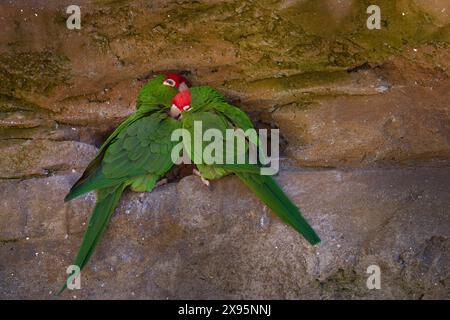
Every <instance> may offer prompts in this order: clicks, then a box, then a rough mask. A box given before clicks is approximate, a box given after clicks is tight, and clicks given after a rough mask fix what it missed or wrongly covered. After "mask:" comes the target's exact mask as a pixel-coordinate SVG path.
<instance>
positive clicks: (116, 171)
mask: <svg viewBox="0 0 450 320" xmlns="http://www.w3.org/2000/svg"><path fill="white" fill-rule="evenodd" d="M195 121H201V123H202V130H207V129H212V128H213V129H218V130H219V131H221V132H224V130H226V129H230V128H234V129H236V128H241V129H243V130H247V129H249V128H253V124H252V122H251V121H250V119H249V117H248V116H247V115H246V114H245V113H244V112H243V111H241V110H240V109H239V108H237V107H235V106H232V105H231V104H229V103H227V102H226V101H225V99H224V97H223V95H222V94H220V93H219V92H218V91H216V90H215V89H213V88H211V87H208V86H201V87H193V88H188V86H187V81H186V79H185V78H184V77H182V76H180V75H177V74H167V75H159V76H157V77H155V78H153V79H152V80H150V81H149V82H148V83H147V84H146V85H145V86H144V87H143V88H142V89H141V91H140V92H139V96H138V98H137V105H136V111H135V112H134V113H133V114H132V115H131V116H129V117H128V118H127V119H126V120H125V121H123V122H122V123H121V124H120V125H119V126H118V127H117V128H116V129H115V130H114V132H113V133H112V134H111V135H110V136H109V137H108V139H107V140H106V141H105V142H104V143H103V145H102V146H101V148H100V150H99V151H98V153H97V155H96V157H95V158H94V159H93V160H92V161H91V163H90V164H89V165H88V167H87V168H86V170H85V171H84V173H83V175H82V176H81V177H80V179H78V181H77V182H76V183H75V184H74V185H73V187H72V188H71V189H70V192H69V193H68V194H67V196H66V197H65V199H64V200H65V201H70V200H72V199H74V198H76V197H78V196H80V195H82V194H85V193H87V192H90V191H93V190H96V191H97V201H96V204H95V208H94V210H93V212H92V215H91V218H90V220H89V224H88V227H87V230H86V232H85V234H84V237H83V240H82V242H81V246H80V248H79V250H78V253H77V255H76V257H75V261H74V263H73V264H74V265H76V266H78V267H79V268H80V269H83V267H84V266H85V265H86V264H87V262H88V261H89V258H90V257H91V256H92V254H93V252H94V249H95V247H96V245H97V243H98V241H99V240H100V238H101V236H102V234H103V232H104V231H105V229H106V227H107V225H108V222H109V220H110V218H111V215H112V213H113V212H114V209H115V207H116V206H117V204H118V202H119V200H120V197H121V195H122V192H123V191H124V190H125V188H127V187H130V189H131V190H133V191H137V192H150V191H151V190H152V189H153V188H154V187H155V186H156V185H157V183H158V181H159V180H160V179H162V178H163V177H164V175H165V174H166V173H167V172H168V171H169V170H170V169H171V168H172V166H173V165H174V163H173V161H172V158H171V152H172V148H173V147H174V146H175V145H176V144H177V141H172V139H171V135H172V132H173V131H174V130H175V129H178V128H183V129H186V130H187V131H189V132H191V131H192V130H193V128H194V122H195ZM253 142H254V141H253ZM183 143H184V141H183ZM189 143H191V142H189ZM186 150H190V151H188V153H189V154H188V156H189V157H190V158H191V159H194V158H196V154H195V152H196V151H195V148H191V147H189V148H186ZM194 163H195V164H196V167H197V169H198V170H195V172H194V173H196V174H198V175H199V176H200V177H201V178H202V181H204V182H205V183H209V182H208V180H213V179H218V178H220V177H222V176H224V175H228V174H233V173H234V174H236V175H237V176H238V177H239V178H240V179H241V180H242V181H243V182H244V184H245V185H247V187H248V188H249V189H250V190H252V191H253V192H254V193H255V194H256V196H257V197H258V198H260V199H261V201H262V202H263V203H264V204H265V205H267V206H268V207H269V208H271V209H272V210H273V211H274V212H275V213H276V214H277V215H278V216H279V217H280V218H281V219H282V220H283V221H284V222H285V223H287V224H289V225H290V226H292V227H293V228H294V229H295V230H297V231H298V232H299V233H300V234H302V235H303V236H304V237H305V238H306V240H308V241H309V242H310V243H311V244H316V243H318V242H320V239H319V237H318V236H317V234H316V233H315V232H314V230H313V229H312V228H311V226H310V225H309V224H308V222H307V221H306V220H305V219H304V218H303V217H302V215H301V213H300V211H299V209H298V208H297V206H296V205H295V204H294V203H293V202H292V201H291V200H290V199H289V198H288V196H287V195H286V194H285V193H284V192H283V190H282V189H281V188H280V187H279V186H278V184H277V183H276V182H275V181H274V180H273V178H272V177H271V176H267V175H261V174H260V167H259V166H258V165H255V164H245V163H244V164H233V165H227V164H221V165H219V164H217V165H216V164H205V163H201V162H199V161H194ZM65 287H66V286H65V285H64V287H63V288H62V290H61V292H62V291H63V290H64V289H65Z"/></svg>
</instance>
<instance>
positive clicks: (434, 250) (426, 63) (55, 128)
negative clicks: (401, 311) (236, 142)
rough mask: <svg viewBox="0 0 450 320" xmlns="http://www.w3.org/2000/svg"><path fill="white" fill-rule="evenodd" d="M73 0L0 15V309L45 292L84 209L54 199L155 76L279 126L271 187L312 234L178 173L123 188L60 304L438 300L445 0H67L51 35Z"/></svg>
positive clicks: (447, 220)
mask: <svg viewBox="0 0 450 320" xmlns="http://www.w3.org/2000/svg"><path fill="white" fill-rule="evenodd" d="M73 2H74V1H65V0H63V1H43V0H34V1H25V0H15V1H2V2H1V3H0V30H2V32H1V33H0V197H1V202H0V298H6V299H10V298H27V299H28V298H37V299H52V298H54V294H55V292H56V291H57V290H58V289H59V288H60V286H61V284H62V283H63V282H64V280H65V276H66V273H65V270H66V268H67V266H68V265H69V264H70V263H71V261H72V259H73V257H74V255H75V252H76V250H77V248H78V245H79V243H80V240H81V237H82V234H83V231H84V230H85V228H86V222H87V219H88V217H89V214H90V210H91V209H92V206H93V203H94V201H95V195H94V194H93V193H91V194H88V195H86V196H84V197H81V198H79V199H76V200H74V201H72V202H69V203H66V204H64V202H63V197H64V195H65V194H66V193H67V191H68V190H69V188H70V186H71V184H72V183H73V182H74V181H76V179H77V178H78V177H79V176H80V174H81V172H82V171H83V169H84V168H85V166H86V165H87V164H88V163H89V161H90V160H91V159H92V158H93V156H94V155H95V152H96V150H97V148H98V147H99V145H100V144H101V142H102V141H103V140H104V139H105V137H106V136H107V135H108V134H109V133H110V132H111V130H112V129H113V128H114V127H115V126H116V125H117V124H118V123H120V121H122V120H123V119H124V118H125V117H126V116H128V115H129V114H130V113H132V112H133V110H134V107H135V105H134V102H135V98H136V96H137V92H138V91H139V88H140V87H141V86H142V85H143V84H144V83H145V82H146V81H147V80H148V79H150V78H151V77H152V76H153V75H154V74H157V73H158V72H163V71H176V72H181V71H182V72H184V73H185V74H187V77H188V78H189V80H190V81H191V84H192V85H205V84H208V85H212V86H214V87H216V88H217V89H219V90H221V91H222V92H224V93H225V95H226V97H227V99H228V100H230V101H232V102H233V103H234V104H236V105H238V106H240V107H241V108H243V109H244V110H245V111H246V112H248V113H249V114H250V116H251V117H252V120H253V121H254V123H255V125H257V126H258V127H265V128H269V127H272V128H279V129H280V132H281V135H282V155H281V157H282V169H281V172H280V174H279V175H278V176H277V177H276V179H277V180H278V181H279V182H280V184H281V185H282V187H283V188H284V190H285V191H286V192H287V193H288V194H289V195H290V196H291V197H292V199H293V200H294V201H295V202H296V203H297V204H298V205H299V207H300V208H301V209H302V211H303V212H304V215H305V216H306V217H307V218H308V219H309V221H311V223H312V225H313V226H314V228H315V229H316V230H317V231H318V233H319V235H320V236H321V238H322V240H323V241H322V243H321V244H320V245H318V246H315V247H311V246H309V245H308V244H307V243H306V241H304V240H303V239H302V238H301V237H300V236H299V235H298V234H296V233H295V232H294V231H293V230H292V229H290V228H289V227H287V226H286V225H284V224H283V223H281V222H280V220H279V219H278V218H277V217H275V216H274V215H273V214H272V213H271V212H270V210H267V209H266V208H265V207H264V206H263V205H261V203H260V202H259V201H258V199H257V198H256V197H254V196H253V195H252V194H251V193H250V192H249V191H247V189H246V188H245V187H244V186H243V184H242V183H241V182H240V181H239V180H238V179H237V178H236V177H227V178H224V179H222V180H220V181H215V182H213V183H212V187H211V188H210V189H208V188H206V187H205V186H203V185H202V183H201V182H200V180H199V178H198V177H194V176H187V177H184V178H182V179H181V180H179V181H175V182H173V183H169V184H168V185H165V186H162V187H159V188H157V189H156V190H155V191H154V192H152V193H131V192H126V193H125V194H124V196H123V198H122V200H121V202H120V205H119V208H118V210H117V211H116V213H115V215H114V216H113V218H112V221H111V223H110V226H109V228H108V230H107V232H106V233H105V235H104V237H103V239H102V241H101V243H100V244H99V246H98V249H97V251H96V253H95V254H94V256H93V258H92V260H91V262H90V264H89V265H88V266H87V267H86V269H85V271H83V273H82V284H81V285H82V289H81V290H77V291H68V292H66V293H65V294H64V295H63V298H92V299H99V298H159V299H166V298H169V299H171V298H205V299H208V298H218V299H221V298H276V299H279V298H287V299H304V298H324V299H334V298H358V299H368V298H375V299H378V298H412V299H436V298H441V299H442V298H445V299H448V298H449V292H450V283H449V275H450V187H449V182H450V106H449V103H450V78H449V75H450V74H449V72H450V51H449V42H450V3H449V2H448V1H447V0H433V1H425V0H404V1H391V0H382V1H381V0H380V1H356V0H354V1H351V0H341V1H334V0H321V1H317V0H302V1H300V0H299V1H295V0H293V1H290V0H285V1H269V0H258V1H245V2H242V1H217V0H210V1H195V2H194V1H192V2H191V1H184V0H181V1H180V0H177V1H147V0H146V1H138V0H137V1H112V0H111V1H81V0H80V1H75V2H76V4H78V5H79V6H80V7H81V26H82V28H81V30H69V29H67V28H66V19H67V17H68V16H69V15H68V14H66V8H67V6H68V5H71V4H74V3H73ZM371 4H377V5H379V6H380V8H381V19H382V21H381V29H380V30H369V29H368V28H367V27H366V19H367V18H368V16H369V15H368V14H367V13H366V9H367V7H368V6H369V5H371ZM370 265H378V266H379V267H380V269H381V289H379V290H377V289H375V290H369V289H368V288H367V286H366V280H367V277H368V276H369V274H367V273H366V270H367V267H368V266H370Z"/></svg>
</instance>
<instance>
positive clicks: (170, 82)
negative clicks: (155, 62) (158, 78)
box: [163, 79, 175, 87]
mask: <svg viewBox="0 0 450 320" xmlns="http://www.w3.org/2000/svg"><path fill="white" fill-rule="evenodd" d="M163 85H165V86H169V87H175V81H174V80H172V79H166V80H164V82H163Z"/></svg>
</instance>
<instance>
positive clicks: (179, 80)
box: [163, 73, 188, 92]
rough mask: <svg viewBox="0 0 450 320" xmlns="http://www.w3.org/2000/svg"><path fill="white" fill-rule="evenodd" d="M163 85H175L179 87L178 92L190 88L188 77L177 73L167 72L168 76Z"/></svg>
mask: <svg viewBox="0 0 450 320" xmlns="http://www.w3.org/2000/svg"><path fill="white" fill-rule="evenodd" d="M163 85H165V86H169V87H172V88H173V87H175V88H177V89H178V92H182V91H184V90H186V89H188V86H187V80H186V78H185V77H183V76H181V75H179V74H176V73H168V74H166V77H165V79H164V81H163Z"/></svg>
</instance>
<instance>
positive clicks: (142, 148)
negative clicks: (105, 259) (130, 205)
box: [60, 74, 187, 293]
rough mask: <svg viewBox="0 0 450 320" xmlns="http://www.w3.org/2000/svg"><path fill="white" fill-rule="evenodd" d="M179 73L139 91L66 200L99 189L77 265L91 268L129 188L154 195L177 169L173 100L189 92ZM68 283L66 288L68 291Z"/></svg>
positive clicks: (169, 75) (165, 76) (151, 83)
mask: <svg viewBox="0 0 450 320" xmlns="http://www.w3.org/2000/svg"><path fill="white" fill-rule="evenodd" d="M186 89H187V85H186V80H185V79H184V78H183V77H182V76H180V75H177V74H168V75H160V76H157V77H155V78H153V79H152V80H150V81H149V82H148V83H147V84H146V85H145V86H144V87H143V88H142V89H141V91H140V92H139V96H138V99H137V104H136V109H137V110H136V111H135V112H134V113H133V114H132V115H131V116H129V117H128V118H127V119H126V120H125V121H123V122H122V123H121V124H120V125H119V126H118V127H117V128H116V129H115V130H114V132H113V133H112V134H111V135H110V136H109V137H108V139H106V141H105V142H104V143H103V145H102V146H101V147H100V150H99V151H98V153H97V155H96V157H95V158H94V159H93V160H92V161H91V162H90V164H89V165H88V166H87V168H86V170H85V171H84V173H83V175H82V176H81V178H80V179H78V181H77V182H75V184H74V185H73V186H72V188H71V189H70V191H69V193H68V194H67V196H66V197H65V199H64V201H70V200H72V199H74V198H76V197H78V196H80V195H82V194H85V193H87V192H90V191H93V190H97V201H96V204H95V207H94V210H93V212H92V215H91V218H90V220H89V224H88V227H87V229H86V231H85V233H84V237H83V240H82V242H81V245H80V248H79V250H78V253H77V255H76V258H75V261H74V263H73V264H74V265H76V266H78V267H79V268H80V270H81V269H83V267H84V266H85V265H86V264H87V262H88V261H89V258H90V257H91V256H92V254H93V252H94V249H95V247H96V245H97V243H98V241H99V240H100V237H101V236H102V234H103V232H104V231H105V229H106V226H107V224H108V221H109V220H110V218H111V215H112V213H113V212H114V209H115V207H116V206H117V204H118V202H119V200H120V196H121V195H122V192H123V191H124V189H125V188H126V187H128V186H129V187H130V188H131V189H132V190H133V191H137V192H150V191H151V190H152V189H153V188H154V187H155V185H156V184H157V182H158V180H159V179H160V178H161V177H162V176H164V174H165V173H167V171H169V170H170V168H171V167H172V166H173V162H172V161H171V151H172V148H173V144H174V143H173V142H172V141H171V134H172V131H173V130H174V129H176V128H178V127H180V125H181V124H180V123H179V122H178V121H176V120H174V119H173V118H172V117H170V116H169V111H170V110H169V108H170V106H171V102H172V98H173V97H174V96H175V95H176V94H177V93H178V91H179V90H180V91H182V90H186ZM65 288H66V284H65V285H64V286H63V288H62V289H61V291H60V293H61V292H63V291H64V289H65Z"/></svg>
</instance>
